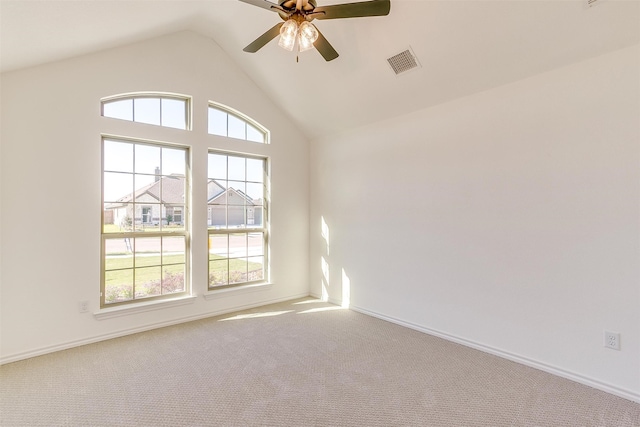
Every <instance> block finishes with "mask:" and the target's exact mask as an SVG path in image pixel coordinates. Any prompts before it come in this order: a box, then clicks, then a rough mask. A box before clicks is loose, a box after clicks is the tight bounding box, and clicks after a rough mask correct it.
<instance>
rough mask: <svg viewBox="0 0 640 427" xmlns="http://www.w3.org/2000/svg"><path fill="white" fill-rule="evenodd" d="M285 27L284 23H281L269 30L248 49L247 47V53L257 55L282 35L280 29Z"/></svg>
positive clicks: (245, 49)
mask: <svg viewBox="0 0 640 427" xmlns="http://www.w3.org/2000/svg"><path fill="white" fill-rule="evenodd" d="M282 25H284V22H280V23H279V24H276V25H274V26H273V27H271V28H270V29H268V30H267V32H266V33H264V34H263V35H261V36H260V37H258V38H257V39H255V40H254V41H253V42H251V43H250V44H249V45H248V46H247V47H245V48H244V49H242V50H244V51H245V52H249V53H256V52H257V51H259V50H260V49H261V48H262V47H263V46H264V45H266V44H267V43H269V42H270V41H271V40H273V39H275V38H276V37H278V36H279V35H280V27H282Z"/></svg>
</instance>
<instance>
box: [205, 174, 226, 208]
mask: <svg viewBox="0 0 640 427" xmlns="http://www.w3.org/2000/svg"><path fill="white" fill-rule="evenodd" d="M227 184H228V183H227V181H219V180H213V179H211V180H209V183H208V184H207V201H208V202H209V203H215V204H216V205H221V204H225V203H227V201H226V200H227V195H226V194H224V192H225V189H226V188H227Z"/></svg>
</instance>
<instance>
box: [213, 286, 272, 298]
mask: <svg viewBox="0 0 640 427" xmlns="http://www.w3.org/2000/svg"><path fill="white" fill-rule="evenodd" d="M272 286H273V283H268V282H267V283H255V284H251V285H244V286H236V287H232V288H223V289H216V290H212V291H208V292H206V293H204V294H202V296H203V297H204V299H206V300H207V301H208V300H212V299H217V298H224V297H230V296H235V295H240V294H246V293H249V292H257V291H266V290H269V289H271V287H272Z"/></svg>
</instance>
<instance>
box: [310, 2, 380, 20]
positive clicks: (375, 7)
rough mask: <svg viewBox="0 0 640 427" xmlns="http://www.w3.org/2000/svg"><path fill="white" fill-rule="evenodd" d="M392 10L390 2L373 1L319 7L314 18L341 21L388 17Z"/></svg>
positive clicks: (314, 11)
mask: <svg viewBox="0 0 640 427" xmlns="http://www.w3.org/2000/svg"><path fill="white" fill-rule="evenodd" d="M390 10H391V2H390V0H372V1H363V2H359V3H344V4H335V5H330V6H318V7H316V8H315V9H314V10H313V17H314V18H315V19H339V18H360V17H364V16H384V15H388V14H389V11H390Z"/></svg>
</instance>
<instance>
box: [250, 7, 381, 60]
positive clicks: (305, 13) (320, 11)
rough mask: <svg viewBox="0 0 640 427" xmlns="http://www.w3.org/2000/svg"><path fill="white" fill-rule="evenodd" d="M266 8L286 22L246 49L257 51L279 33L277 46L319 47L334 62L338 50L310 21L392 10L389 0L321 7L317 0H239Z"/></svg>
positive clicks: (354, 16)
mask: <svg viewBox="0 0 640 427" xmlns="http://www.w3.org/2000/svg"><path fill="white" fill-rule="evenodd" d="M240 1H242V2H244V3H249V4H252V5H254V6H258V7H261V8H263V9H267V10H270V11H272V12H277V13H278V14H279V15H280V18H282V20H283V21H284V22H280V23H278V24H276V25H275V26H273V27H271V28H270V29H269V30H267V32H266V33H264V34H263V35H261V36H260V37H258V38H257V39H255V40H254V41H253V42H252V43H250V44H249V45H248V46H247V47H245V48H244V49H243V50H244V51H245V52H250V53H255V52H257V51H258V50H260V49H261V48H262V47H263V46H265V45H266V44H267V43H269V42H270V41H271V40H273V39H274V38H276V37H278V36H280V40H279V42H278V45H279V46H280V47H282V48H284V49H286V50H289V51H292V50H293V48H294V46H295V45H296V43H297V45H298V51H299V52H303V51H305V50H309V49H312V48H314V47H315V48H316V49H317V50H318V52H320V55H322V57H323V58H324V59H325V60H326V61H331V60H333V59H336V58H337V57H338V52H336V50H335V49H334V48H333V46H331V44H330V43H329V42H328V41H327V39H325V38H324V36H323V35H322V33H321V32H320V31H319V30H318V29H317V28H316V27H315V25H313V24H312V23H311V21H313V20H314V19H340V18H359V17H365V16H384V15H388V14H389V10H390V9H391V3H390V0H371V1H363V2H358V3H344V4H336V5H330V6H318V5H317V3H316V0H282V1H281V2H280V4H276V3H272V2H270V1H268V0H240Z"/></svg>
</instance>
